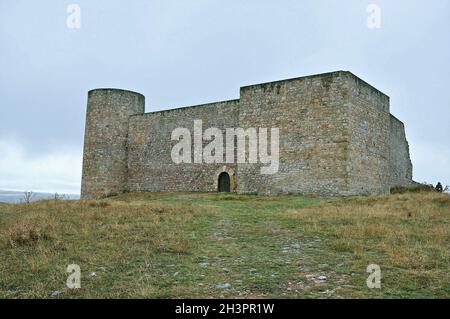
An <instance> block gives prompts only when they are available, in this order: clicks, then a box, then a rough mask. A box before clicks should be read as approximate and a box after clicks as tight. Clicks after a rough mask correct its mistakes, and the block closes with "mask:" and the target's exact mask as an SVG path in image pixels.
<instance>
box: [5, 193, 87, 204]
mask: <svg viewBox="0 0 450 319" xmlns="http://www.w3.org/2000/svg"><path fill="white" fill-rule="evenodd" d="M58 194H59V193H58ZM54 195H55V194H54V193H53V194H51V193H39V192H37V193H33V197H32V199H31V200H32V201H36V200H40V199H48V198H53V197H54ZM59 195H61V196H62V195H64V199H79V198H80V195H77V194H59ZM23 201H24V192H20V191H5V190H0V204H6V203H21V202H23Z"/></svg>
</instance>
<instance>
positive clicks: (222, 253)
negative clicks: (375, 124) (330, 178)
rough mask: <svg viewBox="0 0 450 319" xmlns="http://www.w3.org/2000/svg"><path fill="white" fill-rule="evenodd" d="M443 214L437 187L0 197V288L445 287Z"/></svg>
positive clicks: (254, 293)
mask: <svg viewBox="0 0 450 319" xmlns="http://www.w3.org/2000/svg"><path fill="white" fill-rule="evenodd" d="M449 217H450V196H449V195H446V194H439V193H414V194H409V193H407V194H396V195H389V196H388V195H386V196H370V197H349V198H313V197H300V196H282V197H260V196H255V195H245V196H244V195H233V194H201V193H200V194H199V193H142V194H125V195H121V196H118V197H113V198H109V199H106V200H102V201H53V200H46V201H39V202H35V203H30V204H16V205H1V206H0V298H134V297H136V298H213V297H218V298H222V297H236V298H271V297H274V298H437V297H439V298H448V297H450V259H449V257H450V256H449V254H450V249H449V248H450V225H449V221H450V218H449ZM69 264H78V265H79V266H80V267H81V288H80V289H68V288H67V287H66V279H67V276H68V275H69V274H68V273H66V268H67V266H68V265H69ZM369 264H378V265H379V266H380V267H381V276H382V279H381V288H380V289H369V288H368V287H367V285H366V279H367V277H368V276H369V273H367V272H366V267H367V266H368V265H369Z"/></svg>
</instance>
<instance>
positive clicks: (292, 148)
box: [237, 72, 348, 195]
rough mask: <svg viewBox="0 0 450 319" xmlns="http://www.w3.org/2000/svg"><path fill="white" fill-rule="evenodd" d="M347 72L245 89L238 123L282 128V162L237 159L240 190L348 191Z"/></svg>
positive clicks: (328, 192) (275, 191)
mask: <svg viewBox="0 0 450 319" xmlns="http://www.w3.org/2000/svg"><path fill="white" fill-rule="evenodd" d="M344 75H345V73H343V72H335V73H328V74H320V75H317V76H310V77H303V78H298V79H292V80H287V81H279V82H273V83H267V84H260V85H253V86H248V87H244V88H242V89H241V107H240V113H239V125H240V126H241V127H244V128H245V127H252V126H256V127H269V128H270V127H278V128H279V129H280V133H279V134H280V167H279V172H278V173H277V174H274V175H261V174H260V171H259V167H260V165H259V164H258V165H254V164H239V165H238V172H237V180H238V191H241V192H256V193H264V194H268V193H271V194H277V193H318V194H322V195H336V194H345V193H346V189H347V172H346V160H347V156H348V130H347V127H346V124H345V123H346V112H345V107H344V104H345V98H346V96H345V90H344V85H345V81H344Z"/></svg>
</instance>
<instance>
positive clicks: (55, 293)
mask: <svg viewBox="0 0 450 319" xmlns="http://www.w3.org/2000/svg"><path fill="white" fill-rule="evenodd" d="M59 294H61V291H59V290H55V291H53V292H52V293H51V294H50V297H52V298H55V297H57V296H58V295H59Z"/></svg>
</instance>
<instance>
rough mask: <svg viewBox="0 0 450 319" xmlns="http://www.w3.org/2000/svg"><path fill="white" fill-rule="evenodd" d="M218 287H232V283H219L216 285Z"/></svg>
mask: <svg viewBox="0 0 450 319" xmlns="http://www.w3.org/2000/svg"><path fill="white" fill-rule="evenodd" d="M216 288H218V289H229V288H231V285H230V284H229V283H227V282H225V283H221V284H218V285H217V286H216Z"/></svg>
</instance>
